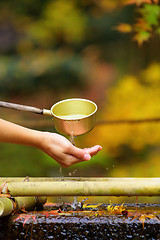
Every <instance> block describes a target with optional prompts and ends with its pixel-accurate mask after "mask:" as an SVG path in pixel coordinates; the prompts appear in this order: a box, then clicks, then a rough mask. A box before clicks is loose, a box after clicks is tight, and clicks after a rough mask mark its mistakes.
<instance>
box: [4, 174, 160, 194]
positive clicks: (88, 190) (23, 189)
mask: <svg viewBox="0 0 160 240" xmlns="http://www.w3.org/2000/svg"><path fill="white" fill-rule="evenodd" d="M4 181H6V184H5V186H4V187H3V189H2V191H1V193H2V194H6V193H8V192H9V193H10V195H11V196H13V197H18V196H129V197H130V196H160V178H29V181H24V178H0V186H1V185H2V184H3V183H4Z"/></svg>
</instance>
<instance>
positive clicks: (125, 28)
mask: <svg viewBox="0 0 160 240" xmlns="http://www.w3.org/2000/svg"><path fill="white" fill-rule="evenodd" d="M115 29H116V30H118V31H119V32H123V33H129V32H132V26H131V25H130V24H126V23H120V24H119V25H118V26H116V27H115Z"/></svg>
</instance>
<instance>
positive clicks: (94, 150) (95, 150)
mask: <svg viewBox="0 0 160 240" xmlns="http://www.w3.org/2000/svg"><path fill="white" fill-rule="evenodd" d="M100 150H102V147H101V146H100V145H96V146H94V147H91V148H86V149H85V151H87V153H89V154H90V155H91V156H94V155H96V154H97V153H98V152H99V151H100Z"/></svg>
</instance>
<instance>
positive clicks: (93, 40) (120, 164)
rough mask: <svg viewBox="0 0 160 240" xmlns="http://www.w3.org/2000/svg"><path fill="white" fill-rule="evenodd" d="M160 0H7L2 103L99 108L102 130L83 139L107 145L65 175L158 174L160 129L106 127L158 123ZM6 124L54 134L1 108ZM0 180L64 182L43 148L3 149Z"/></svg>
mask: <svg viewBox="0 0 160 240" xmlns="http://www.w3.org/2000/svg"><path fill="white" fill-rule="evenodd" d="M159 34H160V5H159V1H142V0H137V1H136V0H135V1H124V0H121V1H111V0H106V1H105V0H104V1H96V0H82V1H78V0H69V1H67V0H54V1H51V0H46V1H42V0H39V1H38V2H37V1H28V0H21V1H17V0H15V1H11V0H6V1H1V2H0V95H1V100H2V101H9V102H14V103H19V104H26V105H31V106H35V107H40V108H48V109H49V108H50V107H51V106H52V105H53V104H54V103H55V102H57V101H59V100H62V99H66V98H72V97H83V98H87V99H90V100H93V101H95V102H96V103H97V105H98V107H99V110H98V113H97V124H96V126H95V128H94V129H93V130H92V131H91V132H90V133H88V134H85V135H84V136H80V137H77V138H76V140H75V142H76V145H77V146H79V147H83V148H84V147H89V146H92V145H95V144H100V145H102V147H103V150H102V151H101V152H100V153H99V154H98V155H97V156H95V157H93V158H92V160H91V161H90V162H85V163H84V162H83V163H80V164H77V165H75V166H73V167H70V168H68V169H63V176H106V177H111V176H114V177H159V171H160V157H159V156H160V145H159V144H160V131H159V130H160V122H158V121H157V122H155V121H153V122H145V123H137V124H135V123H130V124H124V123H120V124H114V123H106V121H111V122H112V121H117V120H139V119H152V118H159V117H160V104H159V102H160V54H159V46H160V39H159ZM0 114H1V118H4V119H6V120H9V121H12V122H15V123H18V124H21V125H23V126H26V127H31V128H34V129H38V130H42V131H55V129H54V125H53V121H52V119H50V118H49V117H45V116H43V117H42V116H37V115H34V114H31V113H24V112H17V111H14V110H7V109H2V108H1V109H0ZM0 152H1V154H0V155H1V160H0V161H1V167H0V175H1V176H27V175H29V176H60V175H61V174H62V173H60V171H59V165H58V164H57V163H56V162H55V161H53V160H52V159H50V158H49V157H48V156H47V155H45V154H44V153H42V152H40V151H39V150H37V149H32V148H30V147H26V146H17V145H12V144H1V145H0Z"/></svg>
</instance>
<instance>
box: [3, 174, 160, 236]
mask: <svg viewBox="0 0 160 240" xmlns="http://www.w3.org/2000/svg"><path fill="white" fill-rule="evenodd" d="M0 186H2V187H1V195H5V194H8V193H10V194H11V196H12V197H13V198H15V199H19V198H23V197H24V199H26V198H34V197H35V196H36V197H37V196H38V197H44V196H160V178H0ZM0 200H1V198H0ZM34 201H35V200H34ZM27 203H28V200H27V201H26V204H27ZM106 209H107V206H105V205H104V206H103V210H104V211H103V212H102V211H95V210H93V211H92V214H90V213H88V212H87V211H78V212H77V211H76V212H74V211H73V212H67V213H66V212H63V211H62V212H61V213H60V215H57V214H56V215H55V213H52V212H50V213H49V214H48V213H47V212H46V213H45V212H44V210H43V212H42V211H36V212H35V211H34V212H31V211H30V212H28V214H27V221H26V222H25V224H24V221H25V219H24V218H18V219H17V220H16V221H15V218H17V216H19V215H17V214H16V215H11V214H10V215H8V216H4V217H1V218H0V239H5V240H10V239H17V240H19V239H33V240H34V239H39V240H41V239H58V240H61V239H76V240H80V239H92V240H93V239H118V240H121V239H123V240H125V239H135V240H139V239H152V240H154V239H160V204H156V205H155V204H154V205H153V204H152V205H149V204H144V205H142V204H138V205H129V204H126V205H125V211H126V212H127V214H128V212H129V213H132V215H131V217H130V215H126V214H125V211H123V212H121V213H120V214H116V215H115V214H110V213H109V212H108V211H107V210H106ZM45 211H47V209H45ZM134 214H135V216H136V217H134ZM28 215H29V218H28Z"/></svg>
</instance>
